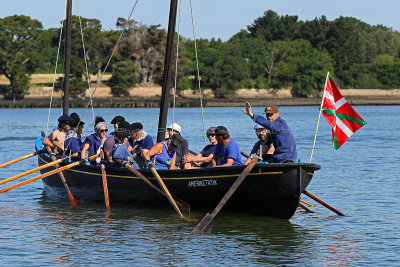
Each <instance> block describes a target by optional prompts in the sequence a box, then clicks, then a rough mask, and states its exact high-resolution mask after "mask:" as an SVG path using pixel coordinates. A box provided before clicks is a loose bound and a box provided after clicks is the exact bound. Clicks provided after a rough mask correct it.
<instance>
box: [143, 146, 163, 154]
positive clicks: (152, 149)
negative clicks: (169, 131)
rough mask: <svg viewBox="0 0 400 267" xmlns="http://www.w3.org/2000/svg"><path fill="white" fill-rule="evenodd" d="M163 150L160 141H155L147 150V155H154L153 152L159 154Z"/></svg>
mask: <svg viewBox="0 0 400 267" xmlns="http://www.w3.org/2000/svg"><path fill="white" fill-rule="evenodd" d="M162 150H163V144H162V143H157V144H155V145H154V146H153V147H152V148H150V150H149V151H148V152H147V155H148V156H149V157H152V156H154V155H155V154H160V153H161V152H162Z"/></svg>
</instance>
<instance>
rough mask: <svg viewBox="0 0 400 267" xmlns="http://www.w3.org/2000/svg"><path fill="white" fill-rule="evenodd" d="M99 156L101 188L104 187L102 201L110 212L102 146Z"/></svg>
mask: <svg viewBox="0 0 400 267" xmlns="http://www.w3.org/2000/svg"><path fill="white" fill-rule="evenodd" d="M100 157H101V176H102V178H103V188H104V201H105V203H106V207H107V211H108V212H110V199H109V197H108V185H107V174H106V165H104V151H103V149H102V148H100Z"/></svg>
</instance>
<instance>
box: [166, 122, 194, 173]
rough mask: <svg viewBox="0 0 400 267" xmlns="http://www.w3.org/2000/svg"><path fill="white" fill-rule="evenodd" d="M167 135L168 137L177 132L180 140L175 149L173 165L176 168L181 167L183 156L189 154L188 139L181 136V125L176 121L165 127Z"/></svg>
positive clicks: (182, 166) (183, 163) (183, 162)
mask: <svg viewBox="0 0 400 267" xmlns="http://www.w3.org/2000/svg"><path fill="white" fill-rule="evenodd" d="M167 133H168V134H167V135H168V136H169V138H171V137H172V136H173V135H175V134H178V135H179V136H180V137H181V139H182V142H181V144H180V145H179V146H178V147H177V148H176V149H175V151H176V161H175V166H176V167H177V168H178V169H183V168H184V165H185V161H184V158H185V157H186V156H187V155H188V154H189V143H188V141H187V140H186V139H185V138H183V137H182V135H181V133H182V127H181V126H180V125H179V124H177V123H176V122H174V123H172V124H170V125H169V126H168V128H167Z"/></svg>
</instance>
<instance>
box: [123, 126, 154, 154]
mask: <svg viewBox="0 0 400 267" xmlns="http://www.w3.org/2000/svg"><path fill="white" fill-rule="evenodd" d="M128 142H129V144H130V145H131V147H135V146H137V148H136V149H135V153H136V154H139V153H140V148H143V149H147V150H150V148H152V147H153V146H154V142H153V138H151V136H150V135H148V134H147V133H146V132H145V131H143V132H142V136H141V138H139V140H133V139H132V137H129V138H128Z"/></svg>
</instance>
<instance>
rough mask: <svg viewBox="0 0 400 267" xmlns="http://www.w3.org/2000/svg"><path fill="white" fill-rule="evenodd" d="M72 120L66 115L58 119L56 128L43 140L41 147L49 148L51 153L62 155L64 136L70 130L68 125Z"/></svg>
mask: <svg viewBox="0 0 400 267" xmlns="http://www.w3.org/2000/svg"><path fill="white" fill-rule="evenodd" d="M73 120H74V119H73V118H71V117H70V116H68V115H62V116H61V117H59V118H58V127H57V129H56V130H54V131H53V132H52V133H51V134H50V135H49V136H48V137H46V138H45V139H44V140H43V145H45V146H49V147H50V148H51V150H52V152H53V153H55V154H58V155H62V154H63V153H64V142H65V134H66V133H67V132H68V130H69V129H70V128H71V126H70V124H71V122H72V121H73Z"/></svg>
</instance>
